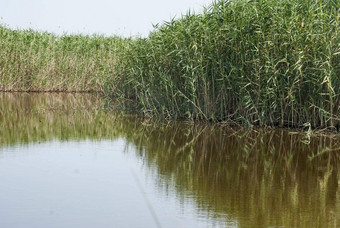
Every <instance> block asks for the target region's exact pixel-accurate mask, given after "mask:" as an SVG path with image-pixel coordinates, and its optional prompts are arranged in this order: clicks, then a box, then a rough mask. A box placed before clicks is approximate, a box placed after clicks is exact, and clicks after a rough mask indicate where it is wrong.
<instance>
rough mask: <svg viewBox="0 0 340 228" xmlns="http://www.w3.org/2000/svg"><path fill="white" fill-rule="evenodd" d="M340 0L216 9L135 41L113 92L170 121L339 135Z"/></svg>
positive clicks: (262, 0)
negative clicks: (228, 123) (232, 123)
mask: <svg viewBox="0 0 340 228" xmlns="http://www.w3.org/2000/svg"><path fill="white" fill-rule="evenodd" d="M339 8H340V1H337V0H334V1H322V0H321V1H297V0H279V1H276V0H275V1H274V0H256V1H245V0H238V1H226V0H221V1H217V2H214V3H213V4H211V5H210V6H209V7H207V8H206V9H205V10H204V12H203V13H202V14H192V13H188V14H187V15H184V16H183V17H182V18H181V19H179V20H172V21H170V22H168V23H165V24H164V25H162V26H159V27H156V28H155V31H154V32H152V33H151V34H150V35H149V37H148V38H147V39H138V40H136V41H135V42H133V43H132V44H131V46H130V48H129V49H128V50H126V53H125V56H123V57H122V58H119V61H120V62H121V66H122V67H121V68H118V73H117V77H116V78H115V80H118V81H119V84H120V85H122V87H120V90H116V91H114V92H115V93H116V94H118V95H119V96H121V97H124V98H126V99H130V100H131V101H133V102H132V104H133V105H134V106H135V108H136V107H137V109H138V110H142V111H143V112H144V113H148V114H150V115H162V116H165V117H169V118H174V117H175V118H190V119H204V120H213V121H225V120H233V121H237V122H243V123H245V124H257V125H279V126H291V127H292V126H302V125H303V124H306V123H309V124H311V125H312V126H313V127H329V128H334V127H336V126H338V125H339V117H340V108H339V104H340V98H339V93H340V89H339V88H340V87H339V83H340V80H339V79H340V78H339V76H340V61H339V60H340V45H339V44H340V42H339V41H340V38H339Z"/></svg>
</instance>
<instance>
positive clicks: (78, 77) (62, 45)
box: [0, 26, 125, 91]
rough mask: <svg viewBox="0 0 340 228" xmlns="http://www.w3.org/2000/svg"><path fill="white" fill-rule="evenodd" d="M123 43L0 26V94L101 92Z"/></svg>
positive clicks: (97, 37) (118, 40)
mask: <svg viewBox="0 0 340 228" xmlns="http://www.w3.org/2000/svg"><path fill="white" fill-rule="evenodd" d="M124 42H125V40H124V39H122V38H119V37H104V36H100V35H93V36H84V35H63V36H56V35H54V34H51V33H47V32H36V31H33V30H11V29H9V28H6V27H4V26H0V47H1V49H0V90H1V91H103V90H104V89H105V87H106V85H107V83H108V82H109V81H111V78H112V75H113V72H114V65H115V62H116V59H117V55H118V54H119V51H118V50H120V49H121V47H123V46H124V45H123V44H124Z"/></svg>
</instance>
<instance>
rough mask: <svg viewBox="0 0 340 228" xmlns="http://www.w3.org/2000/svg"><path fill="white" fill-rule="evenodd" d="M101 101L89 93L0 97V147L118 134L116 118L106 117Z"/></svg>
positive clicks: (5, 95) (4, 94)
mask: <svg viewBox="0 0 340 228" xmlns="http://www.w3.org/2000/svg"><path fill="white" fill-rule="evenodd" d="M103 106H104V102H103V101H102V100H100V99H99V98H98V96H95V95H89V94H87V95H86V94H85V95H84V94H55V93H54V94H53V93H52V94H34V93H33V94H19V93H14V94H11V93H2V94H0V136H1V137H0V147H1V145H9V144H14V143H28V142H37V141H46V140H51V139H53V138H57V139H62V140H67V139H70V138H72V139H84V138H91V139H99V138H100V137H101V136H106V135H111V136H112V137H114V136H115V135H117V133H116V132H115V131H116V129H115V128H112V127H111V126H112V123H113V122H115V118H116V117H117V115H107V114H106V111H105V110H104V109H103Z"/></svg>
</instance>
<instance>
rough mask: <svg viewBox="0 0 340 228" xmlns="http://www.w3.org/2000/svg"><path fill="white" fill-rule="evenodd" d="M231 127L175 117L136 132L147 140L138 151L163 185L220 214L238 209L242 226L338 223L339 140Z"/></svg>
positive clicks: (138, 138)
mask: <svg viewBox="0 0 340 228" xmlns="http://www.w3.org/2000/svg"><path fill="white" fill-rule="evenodd" d="M145 131H146V132H145ZM230 131H232V130H231V129H228V128H220V127H214V126H189V127H188V126H187V127H185V126H180V125H171V126H165V127H164V126H161V127H159V128H157V129H149V130H145V129H144V133H143V134H142V135H141V134H139V133H138V132H137V133H136V134H134V135H133V136H132V138H133V141H134V142H143V143H142V144H143V145H144V148H145V149H144V150H141V151H139V154H140V156H141V158H143V159H145V160H146V161H147V164H149V167H157V173H158V174H159V178H160V180H161V181H163V182H164V183H165V185H166V188H175V189H176V191H177V192H178V193H179V195H180V196H181V197H182V200H184V201H185V198H186V197H187V196H188V195H194V196H195V199H196V202H197V205H198V208H200V209H202V210H208V211H211V212H212V213H213V214H215V216H221V214H222V215H225V214H231V215H233V217H235V218H236V219H238V221H239V224H240V226H241V227H267V226H273V225H275V226H279V225H281V226H285V227H336V224H339V222H340V216H339V215H338V214H339V213H338V211H337V208H338V207H339V206H340V205H339V200H337V197H338V194H339V191H338V176H339V169H338V162H339V154H338V152H340V149H339V148H340V147H339V140H336V139H332V138H331V137H328V136H322V137H311V139H310V144H305V143H303V139H304V137H305V136H304V134H290V133H289V132H288V131H284V130H281V131H263V130H260V131H249V132H247V131H240V132H238V133H237V134H233V135H231V134H229V133H228V132H230ZM322 151H326V152H322ZM320 152H321V154H320ZM155 164H156V166H155ZM245 218H246V219H245Z"/></svg>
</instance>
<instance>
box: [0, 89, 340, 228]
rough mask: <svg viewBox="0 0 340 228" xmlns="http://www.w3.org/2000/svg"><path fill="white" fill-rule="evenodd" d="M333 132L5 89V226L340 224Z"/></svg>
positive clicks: (0, 129) (0, 223)
mask: <svg viewBox="0 0 340 228" xmlns="http://www.w3.org/2000/svg"><path fill="white" fill-rule="evenodd" d="M339 148H340V140H339V136H336V135H317V136H310V135H308V134H307V133H304V132H298V131H287V130H269V129H267V130H265V129H253V130H246V129H242V128H235V127H234V128H230V127H226V126H221V125H212V124H198V123H196V124H190V123H183V122H182V123H181V122H172V123H168V122H160V121H151V120H147V119H140V118H137V117H135V116H132V115H124V114H121V113H117V112H111V111H107V110H106V109H105V103H104V102H103V101H102V100H101V99H100V98H99V97H97V96H94V95H80V94H78V95H72V94H11V93H3V94H0V189H1V194H0V227H2V228H7V227H16V228H17V227H25V228H26V227H34V228H37V227H339V226H340V213H339V210H340V199H339V194H340V192H339V188H338V185H339V167H338V164H339V156H340V155H339V154H340V153H339V152H340V149H339Z"/></svg>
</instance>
